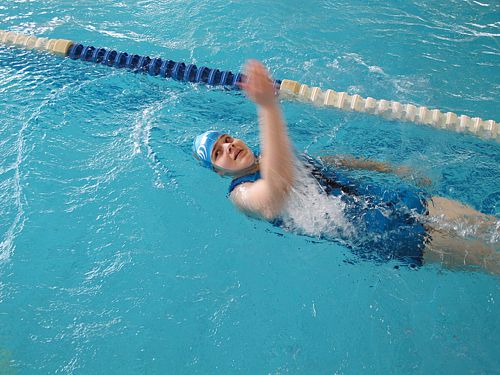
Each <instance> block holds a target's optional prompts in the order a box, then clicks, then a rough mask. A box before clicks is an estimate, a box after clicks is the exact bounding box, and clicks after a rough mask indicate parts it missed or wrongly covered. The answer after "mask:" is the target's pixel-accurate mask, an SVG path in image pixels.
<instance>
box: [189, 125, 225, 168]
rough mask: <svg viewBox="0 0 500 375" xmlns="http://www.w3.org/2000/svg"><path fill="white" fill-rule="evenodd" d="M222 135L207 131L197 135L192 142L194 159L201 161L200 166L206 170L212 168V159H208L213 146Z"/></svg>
mask: <svg viewBox="0 0 500 375" xmlns="http://www.w3.org/2000/svg"><path fill="white" fill-rule="evenodd" d="M223 134H224V133H221V132H218V131H215V130H209V131H207V132H205V133H203V134H200V135H198V136H197V137H196V138H195V139H194V141H193V154H194V157H195V158H196V159H198V160H199V161H201V163H202V165H203V166H204V167H207V168H213V165H212V159H211V158H210V156H211V154H212V149H213V148H214V144H215V142H216V141H217V139H219V137H220V136H221V135H223Z"/></svg>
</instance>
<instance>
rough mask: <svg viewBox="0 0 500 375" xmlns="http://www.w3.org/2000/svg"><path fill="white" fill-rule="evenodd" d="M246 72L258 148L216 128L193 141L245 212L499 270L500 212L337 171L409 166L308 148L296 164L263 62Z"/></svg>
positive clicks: (367, 249)
mask: <svg viewBox="0 0 500 375" xmlns="http://www.w3.org/2000/svg"><path fill="white" fill-rule="evenodd" d="M245 74H246V79H245V80H244V82H242V83H241V88H242V89H243V90H244V91H245V93H246V95H247V97H248V98H249V99H250V100H252V101H253V102H254V103H255V104H256V105H257V111H258V117H259V129H260V149H261V155H259V156H258V155H256V153H254V152H253V151H252V150H251V149H250V148H249V147H248V146H247V145H246V143H245V142H244V141H242V140H240V139H237V138H234V137H232V136H231V135H229V134H226V133H223V132H219V131H215V130H211V131H207V132H205V133H203V134H201V135H199V136H197V137H196V138H195V140H194V142H193V153H194V156H195V157H196V158H197V159H198V160H199V161H200V162H201V163H202V164H203V165H204V166H205V167H208V168H211V169H213V170H214V171H215V172H216V173H218V174H219V175H222V176H229V177H231V178H232V182H231V184H230V187H229V197H230V199H231V201H232V202H233V203H234V205H235V206H236V207H237V208H239V209H240V210H241V211H242V212H244V213H245V214H247V215H249V216H252V217H257V218H261V219H264V220H268V221H270V222H273V223H274V224H276V225H279V226H280V227H282V228H284V229H285V230H293V231H295V232H298V233H300V234H306V235H310V236H314V237H320V238H326V239H331V240H339V241H342V242H343V243H344V244H346V245H347V246H348V247H351V248H352V249H353V251H354V252H355V253H357V254H359V255H360V256H361V257H362V258H375V259H381V260H390V259H396V260H400V261H402V262H404V263H405V264H408V265H411V266H420V265H422V264H424V263H431V262H439V263H441V264H442V265H443V266H446V267H449V268H467V269H470V268H471V267H480V268H482V269H484V270H485V271H487V272H491V273H495V274H498V273H500V257H499V255H500V253H499V252H497V251H496V250H495V245H497V244H498V227H499V221H498V220H497V219H496V218H495V217H493V216H489V215H485V214H483V213H480V212H478V211H476V210H474V209H472V208H471V207H468V206H465V205H463V204H461V203H459V202H456V201H453V200H450V199H447V198H444V197H431V196H429V195H428V194H427V193H425V192H424V191H422V190H419V189H417V188H404V189H401V190H399V191H391V192H389V191H384V190H383V189H381V188H377V187H374V186H372V185H369V184H368V185H364V186H363V184H357V183H355V182H353V181H351V180H349V179H347V178H345V177H343V176H342V175H341V174H339V173H338V171H339V170H340V169H346V168H348V169H353V168H365V169H371V170H375V171H378V172H383V173H387V172H395V173H396V174H399V175H403V176H405V175H408V172H409V171H408V169H406V168H392V167H391V166H389V165H388V164H386V163H381V162H377V161H371V160H365V159H355V158H341V157H331V156H329V157H323V158H319V160H316V159H314V158H312V157H310V156H307V155H304V156H302V157H301V160H300V161H297V159H296V158H295V157H294V153H293V151H292V145H291V142H290V139H289V137H288V134H287V128H286V125H285V122H284V120H283V115H282V112H281V108H280V105H279V103H278V100H277V97H276V93H275V88H274V86H273V83H272V80H271V78H270V76H269V73H268V72H267V70H266V68H265V67H264V66H263V65H262V64H261V63H260V62H258V61H249V62H248V63H247V65H246V67H245ZM311 181H314V182H313V183H311ZM423 183H424V184H425V183H428V181H426V180H423ZM463 226H468V227H470V228H474V229H475V232H474V235H475V236H476V238H466V237H465V236H462V235H461V233H459V232H460V231H459V229H460V228H462V227H463ZM481 236H482V237H483V238H481ZM485 236H489V237H491V238H492V239H491V238H489V239H488V240H485V239H484V237H485ZM469 237H470V236H469Z"/></svg>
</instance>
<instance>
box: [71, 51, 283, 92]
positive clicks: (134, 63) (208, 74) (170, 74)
mask: <svg viewBox="0 0 500 375" xmlns="http://www.w3.org/2000/svg"><path fill="white" fill-rule="evenodd" d="M68 57H69V58H70V59H73V60H83V61H87V62H93V63H95V64H102V65H106V66H111V67H114V68H118V69H122V68H125V69H129V70H132V71H134V72H139V73H145V74H149V75H150V76H160V77H162V78H173V79H175V80H176V81H182V82H192V83H204V84H207V85H210V86H224V87H225V88H229V89H231V90H240V86H239V85H238V83H239V82H241V81H242V80H243V79H244V75H243V74H242V73H236V74H234V73H232V72H230V71H220V70H219V69H211V68H207V67H206V66H201V67H197V66H196V65H195V64H185V63H183V62H178V61H173V60H163V59H161V58H159V57H155V58H150V57H149V56H141V55H136V54H128V53H127V52H117V51H115V50H107V49H105V48H96V47H93V46H84V45H83V44H80V43H75V44H73V45H71V47H70V48H69V51H68ZM274 85H275V87H277V88H278V89H279V87H280V85H281V80H275V81H274Z"/></svg>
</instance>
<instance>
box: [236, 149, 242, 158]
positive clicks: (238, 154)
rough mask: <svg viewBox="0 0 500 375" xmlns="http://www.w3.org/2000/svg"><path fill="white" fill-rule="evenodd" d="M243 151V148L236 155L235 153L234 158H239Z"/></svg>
mask: <svg viewBox="0 0 500 375" xmlns="http://www.w3.org/2000/svg"><path fill="white" fill-rule="evenodd" d="M242 152H243V150H239V151H238V152H237V153H236V155H234V160H236V159H237V158H238V156H239V155H240V154H241V153H242Z"/></svg>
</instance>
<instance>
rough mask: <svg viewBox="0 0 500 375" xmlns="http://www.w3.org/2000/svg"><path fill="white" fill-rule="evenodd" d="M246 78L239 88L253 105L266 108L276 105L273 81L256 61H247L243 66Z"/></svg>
mask: <svg viewBox="0 0 500 375" xmlns="http://www.w3.org/2000/svg"><path fill="white" fill-rule="evenodd" d="M245 75H246V78H245V80H244V81H243V82H240V83H239V86H240V87H241V88H242V89H243V90H245V93H246V95H247V96H248V97H249V98H250V99H251V100H252V101H253V102H255V104H258V105H260V106H262V107H268V106H272V105H275V104H276V95H275V90H274V85H273V81H272V80H271V77H270V76H269V72H268V71H267V69H266V68H265V67H264V65H262V63H260V62H259V61H257V60H249V61H248V62H247V64H246V66H245Z"/></svg>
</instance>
